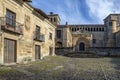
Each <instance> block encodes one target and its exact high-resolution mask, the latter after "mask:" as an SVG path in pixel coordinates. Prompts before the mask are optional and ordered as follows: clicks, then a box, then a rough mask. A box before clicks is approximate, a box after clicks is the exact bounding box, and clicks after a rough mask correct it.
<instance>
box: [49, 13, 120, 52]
mask: <svg viewBox="0 0 120 80" xmlns="http://www.w3.org/2000/svg"><path fill="white" fill-rule="evenodd" d="M49 18H50V21H51V22H52V23H53V24H54V25H56V26H57V29H56V48H70V47H72V50H73V51H75V52H81V51H82V52H83V51H87V52H88V51H91V50H92V49H93V48H94V51H95V49H97V51H98V50H101V49H102V51H101V52H104V51H106V50H108V51H109V50H110V49H118V50H119V47H120V14H110V15H108V16H107V17H106V18H105V19H104V24H80V25H75V24H74V25H69V24H68V23H67V22H66V24H65V25H60V17H59V15H58V14H54V13H52V12H51V13H50V15H49ZM103 49H104V50H103ZM112 51H117V50H112Z"/></svg>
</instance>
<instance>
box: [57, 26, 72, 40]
mask: <svg viewBox="0 0 120 80" xmlns="http://www.w3.org/2000/svg"><path fill="white" fill-rule="evenodd" d="M72 29H73V28H72ZM57 38H61V30H57Z"/></svg>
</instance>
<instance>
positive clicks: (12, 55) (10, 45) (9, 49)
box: [4, 38, 17, 63]
mask: <svg viewBox="0 0 120 80" xmlns="http://www.w3.org/2000/svg"><path fill="white" fill-rule="evenodd" d="M16 49H17V47H16V41H15V40H11V39H7V38H5V39H4V63H15V62H16V58H17V56H16V51H17V50H16Z"/></svg>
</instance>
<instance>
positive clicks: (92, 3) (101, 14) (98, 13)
mask: <svg viewBox="0 0 120 80" xmlns="http://www.w3.org/2000/svg"><path fill="white" fill-rule="evenodd" d="M118 1H119V0H86V3H87V5H88V7H89V14H90V16H92V17H94V19H95V20H96V21H97V22H99V23H102V22H103V19H104V18H105V17H106V16H107V15H109V14H111V13H114V12H116V13H118V12H120V9H118V8H116V5H118V4H119V3H120V1H119V2H118ZM115 3H116V5H115Z"/></svg>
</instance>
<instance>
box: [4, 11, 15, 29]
mask: <svg viewBox="0 0 120 80" xmlns="http://www.w3.org/2000/svg"><path fill="white" fill-rule="evenodd" d="M6 24H8V25H10V26H13V27H15V26H16V14H15V13H14V12H12V11H10V10H8V9H7V10H6Z"/></svg>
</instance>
